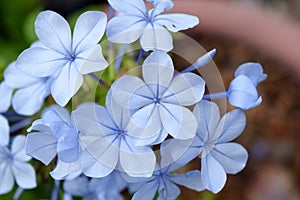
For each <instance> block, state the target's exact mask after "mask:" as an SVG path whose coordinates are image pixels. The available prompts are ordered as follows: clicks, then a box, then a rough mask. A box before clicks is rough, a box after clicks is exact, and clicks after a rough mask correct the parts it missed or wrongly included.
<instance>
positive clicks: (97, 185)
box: [63, 172, 127, 200]
mask: <svg viewBox="0 0 300 200" xmlns="http://www.w3.org/2000/svg"><path fill="white" fill-rule="evenodd" d="M126 186H127V183H126V182H125V181H124V180H123V179H122V178H121V176H120V175H119V173H118V172H113V173H111V174H110V175H108V176H106V177H104V178H92V179H90V180H89V179H88V178H87V177H86V176H80V177H78V178H76V179H73V180H66V181H65V182H64V185H63V188H64V191H65V193H67V194H70V195H72V196H80V197H83V199H84V200H105V199H114V200H123V199H124V198H123V197H122V195H121V194H120V192H121V191H122V190H123V189H125V187H126Z"/></svg>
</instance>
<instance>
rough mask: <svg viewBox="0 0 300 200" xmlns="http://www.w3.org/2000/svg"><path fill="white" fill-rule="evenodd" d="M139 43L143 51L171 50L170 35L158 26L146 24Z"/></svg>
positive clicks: (171, 40) (171, 41)
mask: <svg viewBox="0 0 300 200" xmlns="http://www.w3.org/2000/svg"><path fill="white" fill-rule="evenodd" d="M140 43H141V46H142V48H143V49H144V50H145V51H150V50H162V51H166V52H168V51H170V50H171V49H173V39H172V36H171V34H170V33H169V32H168V31H167V30H166V29H165V28H164V27H162V26H160V25H158V24H150V23H149V24H147V26H146V28H145V30H144V33H143V35H142V37H141V40H140Z"/></svg>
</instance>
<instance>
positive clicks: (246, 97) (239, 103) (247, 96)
mask: <svg viewBox="0 0 300 200" xmlns="http://www.w3.org/2000/svg"><path fill="white" fill-rule="evenodd" d="M234 76H235V78H234V79H233V80H232V81H231V83H230V85H229V88H228V91H227V98H228V101H229V103H230V104H231V105H233V106H236V107H238V108H241V109H243V110H249V109H252V108H254V107H256V106H258V105H259V104H261V102H262V98H261V97H258V92H257V89H256V87H257V85H258V84H259V83H260V82H262V81H264V80H266V78H267V75H266V74H264V73H263V68H262V66H261V65H260V64H259V63H245V64H242V65H240V66H239V67H238V68H237V70H236V71H235V74H234Z"/></svg>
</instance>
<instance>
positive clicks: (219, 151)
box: [212, 143, 248, 174]
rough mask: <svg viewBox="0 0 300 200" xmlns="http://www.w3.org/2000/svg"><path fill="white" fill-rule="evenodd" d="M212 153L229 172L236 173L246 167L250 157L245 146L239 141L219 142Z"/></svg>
mask: <svg viewBox="0 0 300 200" xmlns="http://www.w3.org/2000/svg"><path fill="white" fill-rule="evenodd" d="M212 155H213V156H214V158H215V159H216V160H217V161H218V162H219V163H220V164H221V165H222V167H223V168H224V170H225V171H226V173H229V174H236V173H238V172H240V171H241V170H242V169H244V167H245V166H246V162H247V159H248V153H247V151H246V150H245V148H244V147H242V146H241V145H240V144H237V143H224V144H218V145H216V147H215V148H214V150H213V151H212Z"/></svg>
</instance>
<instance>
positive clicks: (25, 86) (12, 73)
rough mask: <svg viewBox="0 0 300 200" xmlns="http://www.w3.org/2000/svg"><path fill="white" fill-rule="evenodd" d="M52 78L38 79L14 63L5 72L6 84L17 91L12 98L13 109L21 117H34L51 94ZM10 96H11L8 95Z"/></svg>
mask: <svg viewBox="0 0 300 200" xmlns="http://www.w3.org/2000/svg"><path fill="white" fill-rule="evenodd" d="M52 81H53V79H52V78H51V77H41V78H36V77H32V76H29V75H27V74H26V73H24V72H23V71H20V70H19V69H17V68H16V66H15V62H12V63H11V64H10V65H8V67H7V68H6V69H5V71H4V82H5V84H6V85H8V86H9V87H10V88H12V89H17V91H16V92H15V93H14V95H13V98H12V107H13V109H14V110H15V111H16V112H17V113H18V114H20V115H28V116H30V115H33V114H35V113H36V112H38V111H39V110H40V108H41V107H42V105H43V103H44V100H45V98H46V97H48V96H49V94H50V86H51V84H52ZM7 95H9V94H7Z"/></svg>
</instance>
